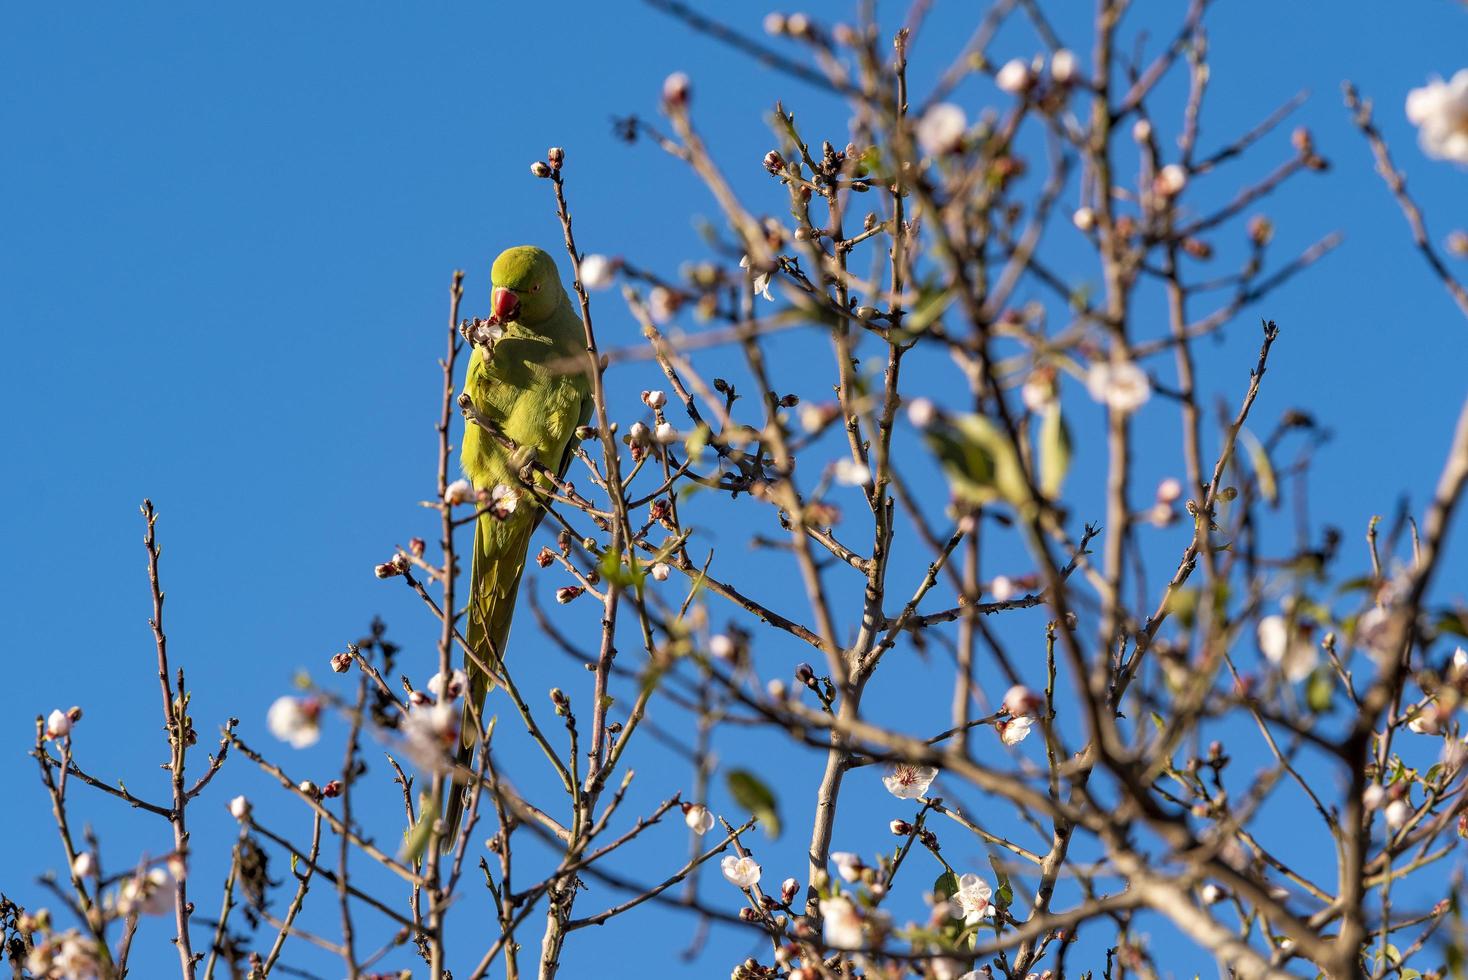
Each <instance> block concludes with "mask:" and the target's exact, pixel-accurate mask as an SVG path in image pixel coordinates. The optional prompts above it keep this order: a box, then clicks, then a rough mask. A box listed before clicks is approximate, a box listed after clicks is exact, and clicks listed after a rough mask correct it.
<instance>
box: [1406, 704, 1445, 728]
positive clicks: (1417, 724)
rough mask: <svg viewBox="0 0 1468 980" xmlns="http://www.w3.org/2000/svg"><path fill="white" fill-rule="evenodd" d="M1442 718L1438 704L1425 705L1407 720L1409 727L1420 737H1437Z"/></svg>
mask: <svg viewBox="0 0 1468 980" xmlns="http://www.w3.org/2000/svg"><path fill="white" fill-rule="evenodd" d="M1440 720H1441V719H1440V717H1439V715H1438V710H1437V705H1436V704H1427V705H1424V706H1423V708H1422V710H1421V711H1419V712H1417V713H1416V714H1415V715H1413V716H1412V717H1411V718H1409V719H1407V727H1408V728H1410V729H1411V730H1412V731H1414V732H1416V733H1417V734H1418V735H1436V734H1437V733H1438V731H1439V730H1440V728H1439V724H1438V723H1439V721H1440Z"/></svg>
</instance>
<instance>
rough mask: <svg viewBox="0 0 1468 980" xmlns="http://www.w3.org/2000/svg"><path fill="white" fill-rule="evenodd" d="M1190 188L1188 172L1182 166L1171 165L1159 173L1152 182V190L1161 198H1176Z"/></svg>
mask: <svg viewBox="0 0 1468 980" xmlns="http://www.w3.org/2000/svg"><path fill="white" fill-rule="evenodd" d="M1186 186H1188V172H1187V171H1186V170H1184V169H1183V167H1182V165H1181V164H1177V163H1169V164H1168V165H1167V166H1165V167H1163V168H1162V169H1161V170H1159V171H1157V177H1156V178H1155V179H1154V180H1153V181H1152V190H1153V191H1154V192H1156V193H1157V194H1158V195H1159V196H1161V197H1176V196H1177V195H1179V194H1181V193H1182V192H1183V188H1184V187H1186Z"/></svg>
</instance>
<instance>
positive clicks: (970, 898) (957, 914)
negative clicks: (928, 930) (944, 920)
mask: <svg viewBox="0 0 1468 980" xmlns="http://www.w3.org/2000/svg"><path fill="white" fill-rule="evenodd" d="M993 895H994V890H993V889H992V888H990V887H989V883H988V882H987V881H985V880H984V879H983V878H980V877H979V876H978V875H976V874H966V875H964V876H963V877H961V878H959V879H958V891H957V892H955V893H954V895H953V898H951V899H950V900H949V902H948V914H949V915H951V916H953V917H954V918H955V919H958V918H961V919H963V921H964V924H965V925H970V926H971V925H975V924H976V923H979V922H982V921H983V920H985V919H987V918H989V917H991V916H992V915H993V914H994V904H993V903H992V902H991V901H990V899H991V898H992V897H993Z"/></svg>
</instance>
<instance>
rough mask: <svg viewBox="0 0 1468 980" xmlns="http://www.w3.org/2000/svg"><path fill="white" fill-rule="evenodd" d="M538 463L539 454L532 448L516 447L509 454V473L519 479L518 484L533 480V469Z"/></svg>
mask: <svg viewBox="0 0 1468 980" xmlns="http://www.w3.org/2000/svg"><path fill="white" fill-rule="evenodd" d="M539 463H540V453H539V451H537V450H536V448H535V447H534V446H518V447H516V449H515V451H514V452H512V453H510V472H511V473H514V474H516V475H517V476H519V477H520V482H522V483H529V482H530V481H531V480H533V479H535V467H536V465H537V464H539Z"/></svg>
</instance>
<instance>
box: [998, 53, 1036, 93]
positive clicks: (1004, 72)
mask: <svg viewBox="0 0 1468 980" xmlns="http://www.w3.org/2000/svg"><path fill="white" fill-rule="evenodd" d="M1031 81H1033V79H1032V78H1031V76H1030V66H1029V65H1028V64H1027V63H1026V62H1025V61H1024V59H1022V58H1014V59H1011V60H1010V61H1007V62H1005V64H1004V67H1003V68H1000V69H999V71H998V72H997V73H996V74H995V75H994V84H995V85H997V86H999V91H1001V92H1007V93H1009V94H1010V95H1019V94H1020V93H1022V92H1024V90H1025V89H1027V88H1029V87H1030V82H1031Z"/></svg>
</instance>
